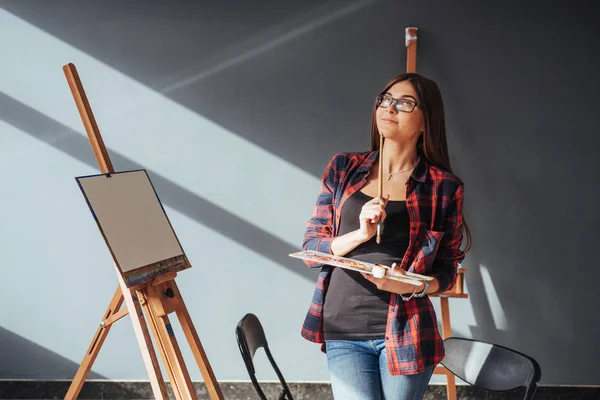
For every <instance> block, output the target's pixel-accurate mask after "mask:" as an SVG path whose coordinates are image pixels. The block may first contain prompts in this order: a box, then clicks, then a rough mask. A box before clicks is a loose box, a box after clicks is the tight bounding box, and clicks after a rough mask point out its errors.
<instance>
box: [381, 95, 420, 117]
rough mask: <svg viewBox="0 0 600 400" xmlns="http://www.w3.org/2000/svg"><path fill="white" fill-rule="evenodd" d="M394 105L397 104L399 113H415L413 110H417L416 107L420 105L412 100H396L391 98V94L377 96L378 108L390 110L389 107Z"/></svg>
mask: <svg viewBox="0 0 600 400" xmlns="http://www.w3.org/2000/svg"><path fill="white" fill-rule="evenodd" d="M392 103H396V110H397V111H402V112H407V113H410V112H413V110H414V109H415V107H417V106H418V104H417V103H416V102H414V101H412V100H410V99H406V98H402V99H395V98H393V97H392V96H390V95H389V94H383V95H382V94H380V95H379V96H377V106H378V107H382V108H388V107H389V106H391V105H392Z"/></svg>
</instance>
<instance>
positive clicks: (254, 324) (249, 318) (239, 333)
mask: <svg viewBox="0 0 600 400" xmlns="http://www.w3.org/2000/svg"><path fill="white" fill-rule="evenodd" d="M235 338H236V340H237V342H238V346H239V348H240V352H241V353H242V358H243V359H244V364H246V369H247V370H248V375H250V379H251V380H252V384H253V385H254V389H256V392H257V393H258V396H259V397H260V398H261V400H267V397H266V396H265V393H264V392H263V391H262V389H261V387H260V385H259V384H258V381H257V380H256V375H255V374H256V371H255V369H254V361H253V359H254V354H255V353H256V350H257V349H259V348H261V347H262V348H263V349H264V351H265V354H266V355H267V358H268V359H269V361H270V362H271V366H272V367H273V369H274V370H275V373H276V374H277V377H278V378H279V381H280V382H281V386H283V390H282V391H281V394H280V395H279V400H294V398H293V397H292V393H291V392H290V389H289V388H288V385H287V383H286V382H285V379H283V375H282V374H281V371H280V370H279V367H277V364H276V363H275V360H274V359H273V356H272V355H271V351H270V350H269V344H268V343H267V338H266V336H265V332H264V330H263V327H262V325H261V324H260V321H259V320H258V317H257V316H256V315H254V314H246V315H245V316H244V318H242V319H241V320H240V322H239V323H238V325H237V327H236V328H235Z"/></svg>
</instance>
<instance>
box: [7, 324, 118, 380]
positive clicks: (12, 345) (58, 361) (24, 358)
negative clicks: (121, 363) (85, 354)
mask: <svg viewBox="0 0 600 400" xmlns="http://www.w3.org/2000/svg"><path fill="white" fill-rule="evenodd" d="M77 368H79V364H76V363H74V362H73V361H70V360H68V359H66V358H64V357H63V356H61V355H59V354H56V353H54V352H52V351H50V350H48V349H46V348H44V347H42V346H40V345H38V344H36V343H34V342H32V341H30V340H27V339H25V338H24V337H22V336H19V335H17V334H15V333H13V332H11V331H9V330H7V329H4V328H3V327H1V326H0V376H1V377H2V379H36V380H37V379H43V378H44V377H46V376H53V377H56V379H73V377H74V376H75V373H76V372H77ZM16 371H18V375H17V374H15V372H16ZM88 378H89V379H106V377H105V376H102V375H100V374H97V373H96V372H93V371H90V374H89V375H88Z"/></svg>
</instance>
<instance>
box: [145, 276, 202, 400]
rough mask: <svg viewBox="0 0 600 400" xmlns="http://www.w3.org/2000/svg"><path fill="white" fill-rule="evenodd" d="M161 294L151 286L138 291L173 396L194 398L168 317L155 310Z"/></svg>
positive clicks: (193, 391) (184, 399) (159, 303)
mask: <svg viewBox="0 0 600 400" xmlns="http://www.w3.org/2000/svg"><path fill="white" fill-rule="evenodd" d="M161 295H162V293H160V292H159V291H158V290H155V289H154V288H152V287H150V288H148V289H147V290H143V291H141V292H138V296H143V297H142V298H143V299H144V302H143V306H144V311H146V313H147V315H148V318H149V319H150V327H151V328H152V334H153V335H154V338H155V339H156V342H157V343H158V346H159V349H160V354H161V357H162V359H163V362H164V365H165V367H166V370H167V372H168V374H169V379H170V380H171V387H172V388H173V393H175V397H176V398H177V399H183V400H187V399H190V400H196V399H197V398H198V396H197V395H196V390H195V388H194V385H193V384H192V380H191V378H190V375H189V373H188V370H187V368H186V366H185V360H184V359H183V355H182V354H181V350H180V349H179V345H178V344H177V339H176V338H175V335H174V334H173V329H172V327H171V323H170V321H169V317H168V316H167V315H160V314H159V313H158V312H157V311H155V310H160V309H162V306H161V298H160V297H161ZM157 303H158V304H157Z"/></svg>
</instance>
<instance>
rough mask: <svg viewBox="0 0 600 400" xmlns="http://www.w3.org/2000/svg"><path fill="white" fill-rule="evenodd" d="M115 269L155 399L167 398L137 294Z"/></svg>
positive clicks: (166, 399)
mask: <svg viewBox="0 0 600 400" xmlns="http://www.w3.org/2000/svg"><path fill="white" fill-rule="evenodd" d="M115 269H116V270H117V277H118V278H119V284H120V285H121V292H122V293H123V297H124V298H125V304H127V309H128V310H129V316H130V317H131V323H132V324H133V330H134V331H135V336H136V337H137V342H138V344H139V346H140V351H141V352H142V358H143V360H144V365H145V367H146V371H147V372H148V378H149V379H150V385H151V386H152V392H153V393H154V397H155V398H156V399H165V400H168V398H169V395H168V394H167V387H166V385H165V381H164V380H163V377H162V374H161V372H160V365H159V363H158V359H157V358H156V353H155V352H154V347H153V345H152V339H151V338H150V333H149V332H148V326H147V325H146V320H145V318H144V313H143V311H142V308H141V306H140V303H139V302H138V300H137V296H136V298H134V297H133V294H132V293H131V290H129V288H128V287H127V285H126V284H125V281H124V280H123V277H122V276H121V273H120V271H119V269H118V267H117V266H116V265H115Z"/></svg>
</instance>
